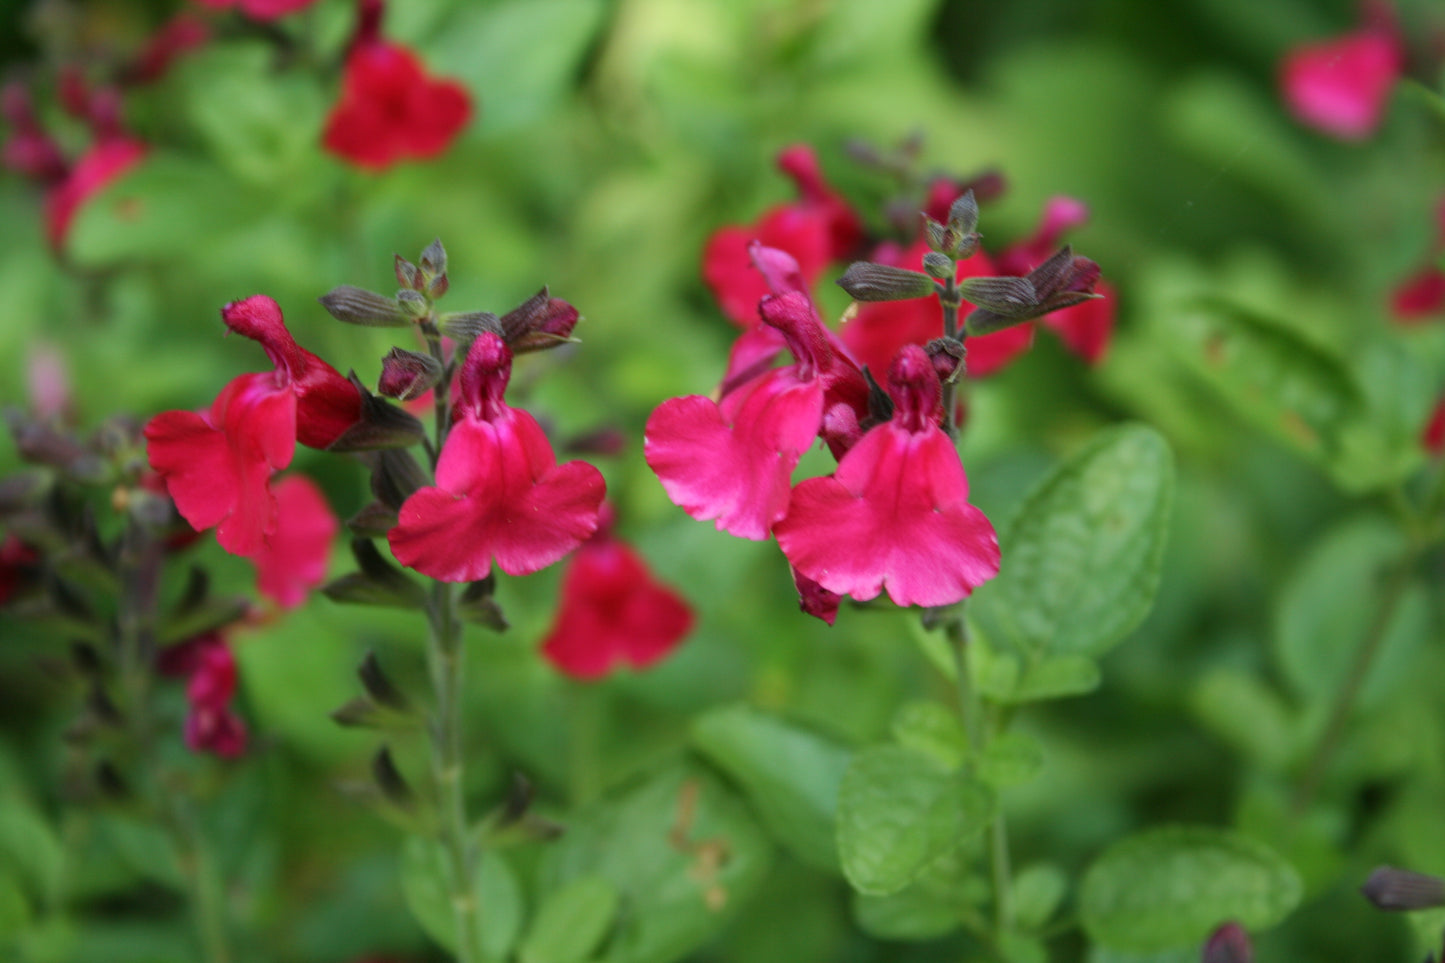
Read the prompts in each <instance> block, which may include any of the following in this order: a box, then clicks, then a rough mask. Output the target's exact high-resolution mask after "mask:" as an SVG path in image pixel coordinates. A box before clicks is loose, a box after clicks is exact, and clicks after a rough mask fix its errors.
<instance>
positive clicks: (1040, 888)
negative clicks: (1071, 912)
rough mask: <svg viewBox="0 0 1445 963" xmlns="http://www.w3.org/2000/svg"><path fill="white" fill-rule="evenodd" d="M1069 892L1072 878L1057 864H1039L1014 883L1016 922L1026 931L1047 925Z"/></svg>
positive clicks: (1015, 877) (1020, 875)
mask: <svg viewBox="0 0 1445 963" xmlns="http://www.w3.org/2000/svg"><path fill="white" fill-rule="evenodd" d="M1068 891H1069V877H1068V876H1066V875H1064V871H1063V870H1062V869H1060V868H1059V867H1057V866H1055V865H1054V864H1053V863H1035V864H1034V865H1032V866H1029V867H1027V868H1026V869H1023V870H1021V871H1020V872H1019V873H1018V874H1017V875H1016V876H1014V880H1013V911H1014V920H1015V922H1017V923H1018V925H1019V926H1021V927H1023V928H1024V929H1026V930H1032V929H1038V928H1039V927H1040V926H1043V925H1044V924H1045V923H1047V922H1048V921H1049V919H1050V917H1052V916H1053V915H1054V912H1055V911H1056V910H1057V909H1058V908H1059V904H1060V903H1062V902H1063V901H1064V896H1065V894H1067V893H1068Z"/></svg>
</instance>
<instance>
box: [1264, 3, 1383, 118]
mask: <svg viewBox="0 0 1445 963" xmlns="http://www.w3.org/2000/svg"><path fill="white" fill-rule="evenodd" d="M1371 13H1373V14H1374V15H1373V16H1367V20H1368V21H1369V22H1367V23H1366V24H1365V25H1364V26H1362V27H1361V28H1360V29H1358V30H1356V31H1354V32H1352V33H1347V34H1344V35H1343V36H1340V37H1335V38H1332V39H1330V40H1324V41H1320V42H1317V43H1311V44H1305V45H1302V46H1300V47H1296V48H1295V49H1293V50H1291V51H1289V52H1288V53H1287V54H1286V55H1285V58H1284V61H1283V62H1282V63H1281V64H1280V88H1281V90H1282V92H1283V96H1284V102H1285V105H1286V106H1287V107H1288V108H1289V110H1290V113H1292V114H1294V115H1295V117H1296V119H1298V120H1299V121H1300V122H1301V123H1304V124H1307V125H1309V126H1310V127H1313V128H1315V129H1316V130H1319V131H1322V132H1324V133H1326V134H1329V135H1331V136H1332V137H1337V138H1339V139H1341V140H1363V139H1364V138H1366V137H1369V136H1370V135H1371V134H1373V133H1374V132H1375V130H1376V128H1378V127H1379V126H1380V121H1381V119H1382V118H1383V117H1384V113H1385V105H1386V103H1387V102H1388V101H1389V98H1390V91H1391V89H1392V88H1393V87H1394V86H1395V82H1396V81H1397V80H1399V79H1400V75H1401V73H1402V72H1403V71H1404V66H1405V58H1404V53H1403V51H1402V50H1401V46H1400V42H1399V39H1398V38H1397V35H1396V29H1395V26H1394V24H1393V22H1392V20H1393V16H1392V14H1391V12H1390V11H1389V10H1388V8H1378V9H1377V10H1375V11H1371Z"/></svg>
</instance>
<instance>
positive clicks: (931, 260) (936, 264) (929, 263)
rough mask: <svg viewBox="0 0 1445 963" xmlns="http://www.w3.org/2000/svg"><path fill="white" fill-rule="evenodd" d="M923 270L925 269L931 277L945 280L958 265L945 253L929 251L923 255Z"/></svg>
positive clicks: (953, 272)
mask: <svg viewBox="0 0 1445 963" xmlns="http://www.w3.org/2000/svg"><path fill="white" fill-rule="evenodd" d="M923 270H924V271H927V272H928V276H929V277H931V278H937V279H938V280H940V281H946V280H948V279H949V278H951V277H953V276H954V274H956V273H957V271H958V265H957V264H956V263H955V262H954V260H953V258H951V257H949V256H948V255H947V254H940V253H938V252H937V251H929V252H928V253H927V254H925V255H923Z"/></svg>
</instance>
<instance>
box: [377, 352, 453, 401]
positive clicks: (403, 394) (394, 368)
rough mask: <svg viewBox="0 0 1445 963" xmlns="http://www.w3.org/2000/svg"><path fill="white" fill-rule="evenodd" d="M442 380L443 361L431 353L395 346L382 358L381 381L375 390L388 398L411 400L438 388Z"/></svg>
mask: <svg viewBox="0 0 1445 963" xmlns="http://www.w3.org/2000/svg"><path fill="white" fill-rule="evenodd" d="M441 380H442V366H441V362H439V361H437V359H435V358H433V357H432V356H431V355H429V354H422V353H420V352H418V351H406V350H404V349H402V348H392V349H391V351H390V352H389V353H388V354H387V356H386V357H385V358H382V359H381V380H380V381H379V382H378V383H377V386H376V390H377V392H378V393H379V394H383V395H385V396H386V397H388V398H395V399H397V400H398V401H411V400H412V399H413V398H419V397H421V396H422V395H424V394H426V393H427V392H428V391H430V390H431V389H433V388H435V387H436V386H437V382H439V381H441Z"/></svg>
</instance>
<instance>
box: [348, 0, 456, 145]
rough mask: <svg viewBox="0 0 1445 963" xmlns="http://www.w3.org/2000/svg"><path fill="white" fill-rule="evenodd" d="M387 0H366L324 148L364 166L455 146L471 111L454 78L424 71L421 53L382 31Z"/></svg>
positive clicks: (361, 7)
mask: <svg viewBox="0 0 1445 963" xmlns="http://www.w3.org/2000/svg"><path fill="white" fill-rule="evenodd" d="M383 9H384V8H383V4H382V0H361V2H360V4H359V6H358V10H359V17H358V22H357V27H356V33H355V34H354V36H353V38H352V41H351V47H350V50H349V52H348V53H347V55H346V66H345V71H344V73H343V76H342V81H341V99H340V101H338V102H337V104H336V106H335V107H334V108H333V109H332V111H331V115H330V116H329V117H328V118H327V120H326V130H325V131H324V133H323V134H322V138H321V141H322V144H323V145H325V147H326V149H327V150H329V151H331V152H332V153H333V154H336V155H337V156H338V157H341V158H343V159H345V160H348V161H350V162H351V163H353V164H355V165H357V166H358V167H361V168H363V169H366V170H376V171H379V170H384V169H385V168H388V167H391V166H392V165H393V164H396V163H398V162H399V161H405V160H426V159H429V158H432V157H435V156H437V155H438V154H440V153H441V152H442V151H444V150H446V149H447V147H448V146H450V144H451V142H452V140H453V139H455V138H456V136H457V134H459V133H460V132H461V131H462V129H463V128H464V127H466V125H467V123H468V122H469V121H470V120H471V117H472V99H471V95H470V94H468V93H467V90H466V88H465V87H463V86H462V85H461V84H459V83H457V82H456V81H454V80H437V79H433V78H431V77H428V76H427V75H426V72H425V71H424V70H423V69H422V65H421V62H420V61H419V60H418V59H417V57H416V55H415V54H414V53H412V52H411V51H410V50H407V49H406V48H405V47H402V46H400V45H398V44H395V43H391V42H390V41H387V40H385V39H383V37H382V36H381V17H382V13H383Z"/></svg>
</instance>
